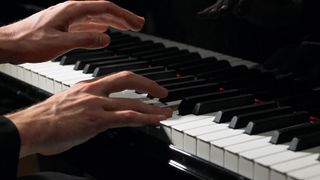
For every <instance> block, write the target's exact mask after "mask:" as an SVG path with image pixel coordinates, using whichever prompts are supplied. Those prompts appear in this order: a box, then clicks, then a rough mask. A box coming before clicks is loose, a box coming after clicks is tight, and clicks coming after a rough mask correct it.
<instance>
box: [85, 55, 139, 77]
mask: <svg viewBox="0 0 320 180" xmlns="http://www.w3.org/2000/svg"><path fill="white" fill-rule="evenodd" d="M137 61H139V60H138V59H136V58H124V59H113V60H109V61H99V62H92V63H88V64H86V66H85V67H84V68H83V73H85V74H88V73H93V71H94V70H95V69H96V68H97V67H100V66H104V67H105V66H110V65H116V64H123V63H130V62H137Z"/></svg>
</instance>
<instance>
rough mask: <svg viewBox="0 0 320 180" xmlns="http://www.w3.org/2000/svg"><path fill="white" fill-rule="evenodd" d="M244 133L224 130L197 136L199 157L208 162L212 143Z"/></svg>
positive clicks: (237, 130) (236, 130) (238, 130)
mask: <svg viewBox="0 0 320 180" xmlns="http://www.w3.org/2000/svg"><path fill="white" fill-rule="evenodd" d="M243 132H244V130H243V129H235V130H230V129H226V130H222V131H218V132H212V133H208V134H203V135H200V136H197V156H199V157H201V158H203V159H205V160H208V161H209V159H210V146H211V144H210V141H214V140H219V139H223V138H227V137H231V136H237V135H240V134H242V133H243Z"/></svg>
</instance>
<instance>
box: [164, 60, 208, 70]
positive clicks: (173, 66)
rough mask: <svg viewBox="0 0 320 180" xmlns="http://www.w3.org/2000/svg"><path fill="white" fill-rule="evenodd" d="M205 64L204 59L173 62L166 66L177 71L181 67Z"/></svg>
mask: <svg viewBox="0 0 320 180" xmlns="http://www.w3.org/2000/svg"><path fill="white" fill-rule="evenodd" d="M202 62H206V61H205V60H204V59H201V58H193V59H189V60H185V61H179V62H173V63H170V64H168V65H167V67H168V68H170V69H179V68H182V67H188V66H192V65H195V64H198V63H202Z"/></svg>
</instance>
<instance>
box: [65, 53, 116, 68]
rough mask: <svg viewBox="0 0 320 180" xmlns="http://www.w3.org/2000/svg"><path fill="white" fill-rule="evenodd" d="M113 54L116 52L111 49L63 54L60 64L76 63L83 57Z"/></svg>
mask: <svg viewBox="0 0 320 180" xmlns="http://www.w3.org/2000/svg"><path fill="white" fill-rule="evenodd" d="M113 54H114V53H113V52H111V51H109V50H103V51H90V52H84V53H77V54H74V55H70V56H63V57H62V58H61V61H60V64H61V65H69V64H75V63H76V62H77V61H78V60H81V59H88V58H97V57H108V56H112V55H113Z"/></svg>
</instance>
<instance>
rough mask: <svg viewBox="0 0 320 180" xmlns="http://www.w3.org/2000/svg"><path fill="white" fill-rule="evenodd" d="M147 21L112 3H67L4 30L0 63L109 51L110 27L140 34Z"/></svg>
mask: <svg viewBox="0 0 320 180" xmlns="http://www.w3.org/2000/svg"><path fill="white" fill-rule="evenodd" d="M143 24H144V18H143V17H140V16H137V15H135V14H133V13H132V12H129V11H128V10H125V9H123V8H121V7H119V6H117V5H115V4H114V3H112V2H110V1H66V2H63V3H60V4H57V5H55V6H52V7H50V8H47V9H45V10H43V11H40V12H38V13H36V14H34V15H32V16H30V17H28V18H26V19H24V20H21V21H18V22H16V23H14V24H11V25H8V26H4V27H1V28H0V61H2V62H5V61H9V62H11V63H24V62H42V61H46V60H50V59H53V58H55V57H57V56H59V55H61V54H63V53H65V52H67V51H70V50H72V49H76V48H87V49H90V48H102V47H106V46H107V45H108V44H109V42H110V38H109V36H108V35H107V34H106V33H105V31H106V30H107V28H108V27H113V28H116V29H119V30H132V31H139V30H141V28H142V27H143Z"/></svg>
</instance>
